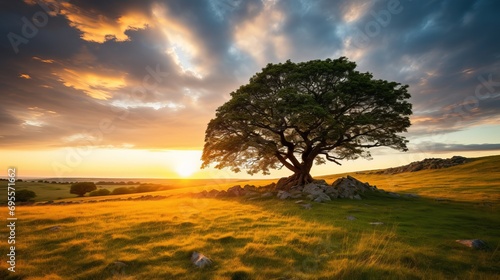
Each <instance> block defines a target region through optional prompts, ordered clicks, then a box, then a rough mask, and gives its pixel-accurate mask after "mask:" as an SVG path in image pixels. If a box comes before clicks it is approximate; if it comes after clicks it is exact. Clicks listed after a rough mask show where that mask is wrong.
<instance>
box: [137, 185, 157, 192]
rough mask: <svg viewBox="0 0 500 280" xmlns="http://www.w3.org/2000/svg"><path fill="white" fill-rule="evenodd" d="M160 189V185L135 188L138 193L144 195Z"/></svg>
mask: <svg viewBox="0 0 500 280" xmlns="http://www.w3.org/2000/svg"><path fill="white" fill-rule="evenodd" d="M159 188H160V186H158V185H148V184H142V185H140V186H137V187H136V188H135V192H136V193H144V192H154V191H157V190H158V189H159Z"/></svg>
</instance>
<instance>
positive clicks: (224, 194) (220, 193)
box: [215, 190, 227, 197]
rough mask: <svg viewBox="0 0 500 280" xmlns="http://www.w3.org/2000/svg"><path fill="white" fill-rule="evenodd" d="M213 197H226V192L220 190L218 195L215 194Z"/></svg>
mask: <svg viewBox="0 0 500 280" xmlns="http://www.w3.org/2000/svg"><path fill="white" fill-rule="evenodd" d="M215 197H227V192H226V191H225V190H222V191H220V192H219V193H217V194H216V195H215Z"/></svg>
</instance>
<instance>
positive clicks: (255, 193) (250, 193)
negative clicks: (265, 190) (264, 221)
mask: <svg viewBox="0 0 500 280" xmlns="http://www.w3.org/2000/svg"><path fill="white" fill-rule="evenodd" d="M259 195H260V193H258V192H256V191H247V192H246V193H245V196H246V197H255V196H259Z"/></svg>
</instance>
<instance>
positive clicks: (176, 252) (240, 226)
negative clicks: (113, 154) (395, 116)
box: [0, 156, 500, 280]
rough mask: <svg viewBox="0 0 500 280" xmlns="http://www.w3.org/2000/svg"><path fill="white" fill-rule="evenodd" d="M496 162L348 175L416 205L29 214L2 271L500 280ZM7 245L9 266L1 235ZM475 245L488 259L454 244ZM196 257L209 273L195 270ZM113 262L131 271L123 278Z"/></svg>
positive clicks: (166, 202)
mask: <svg viewBox="0 0 500 280" xmlns="http://www.w3.org/2000/svg"><path fill="white" fill-rule="evenodd" d="M499 163H500V156H495V157H486V158H479V159H475V160H474V161H472V162H470V163H467V164H465V165H461V166H456V167H452V168H448V169H441V170H431V171H419V172H415V173H403V174H397V175H391V176H389V175H374V174H369V172H363V173H353V174H350V175H352V176H355V177H356V178H358V179H360V180H362V181H367V182H370V183H371V184H372V185H377V187H379V188H383V189H386V190H390V191H396V192H401V193H418V194H420V195H421V198H417V199H410V198H389V197H387V196H384V195H382V194H378V193H376V194H375V193H373V194H366V195H365V196H364V199H363V200H360V201H355V200H335V201H332V202H330V203H323V204H319V203H313V207H312V209H310V210H305V209H302V208H301V207H299V206H298V205H297V204H295V203H294V201H293V200H288V201H281V200H278V199H275V198H271V199H262V200H254V201H248V200H245V199H244V198H225V199H194V198H191V197H189V196H186V195H183V193H186V192H189V191H193V190H194V189H196V188H194V187H193V186H191V185H185V186H183V188H179V189H176V190H170V191H162V192H156V193H152V194H155V195H156V194H161V195H169V197H168V198H167V199H163V200H155V201H114V202H99V203H85V204H78V205H76V204H72V205H58V206H22V207H18V208H17V217H18V219H19V220H18V221H17V227H16V240H17V242H16V250H17V251H16V254H17V255H16V256H17V263H16V271H17V272H16V273H15V274H12V273H9V272H8V271H6V268H7V264H6V262H5V261H4V260H3V259H2V262H1V264H0V269H1V270H0V279H30V280H34V279H82V280H83V279H498V275H500V250H499V249H500V215H499V212H500V211H499V210H500V205H499V202H500V174H499V172H498V171H497V170H498V166H499ZM343 175H345V174H343ZM338 177H339V176H338V175H332V176H326V177H324V179H326V180H327V181H329V182H331V181H333V180H334V179H336V178H338ZM241 183H242V184H246V183H255V184H256V185H259V184H267V183H269V182H268V181H255V182H247V181H246V182H241ZM234 184H236V183H235V182H224V183H219V184H215V185H210V184H205V185H204V186H203V187H202V189H210V188H219V189H223V188H227V187H228V186H231V185H234ZM26 187H27V186H26ZM3 188H4V187H3ZM1 191H2V192H3V189H2V190H1ZM54 191H60V190H54ZM48 193H49V194H48V195H50V192H48ZM128 196H130V195H126V196H124V197H128ZM436 198H439V200H436ZM66 199H68V198H66ZM81 199H83V200H88V199H90V198H81ZM94 199H95V198H94ZM1 213H2V217H3V220H4V221H5V215H6V211H2V212H1ZM348 216H353V217H355V218H356V219H355V220H348V219H347V217H348ZM372 222H380V223H383V224H381V225H371V224H370V223H372ZM54 227H56V228H54ZM0 236H1V238H2V239H3V240H2V243H1V244H2V246H1V247H0V250H1V252H2V256H4V258H5V255H6V253H7V252H8V248H7V245H6V242H5V241H4V240H7V236H8V233H7V231H6V229H5V227H2V230H0ZM473 238H478V239H482V240H485V241H486V242H487V243H488V244H489V245H490V247H491V250H489V251H478V250H473V249H470V248H467V247H465V246H463V245H461V244H458V243H456V242H455V240H456V239H473ZM193 251H199V252H202V253H203V254H205V255H207V256H209V257H210V258H212V259H213V261H214V265H213V266H212V267H209V268H204V269H198V268H196V267H194V266H193V265H192V263H191V262H190V261H189V257H190V255H191V253H192V252H193ZM4 252H5V253H4ZM116 261H119V262H121V263H124V264H125V265H126V266H125V267H124V268H123V269H120V270H118V269H116V267H115V266H114V264H113V263H114V262H116ZM16 277H17V278H16Z"/></svg>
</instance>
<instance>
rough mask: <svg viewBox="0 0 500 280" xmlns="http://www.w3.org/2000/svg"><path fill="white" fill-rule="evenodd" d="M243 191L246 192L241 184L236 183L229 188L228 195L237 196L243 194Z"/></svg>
mask: <svg viewBox="0 0 500 280" xmlns="http://www.w3.org/2000/svg"><path fill="white" fill-rule="evenodd" d="M243 193H244V190H243V189H242V188H241V186H240V185H236V186H233V187H230V188H229V189H227V195H228V196H232V197H235V196H240V195H243Z"/></svg>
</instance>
